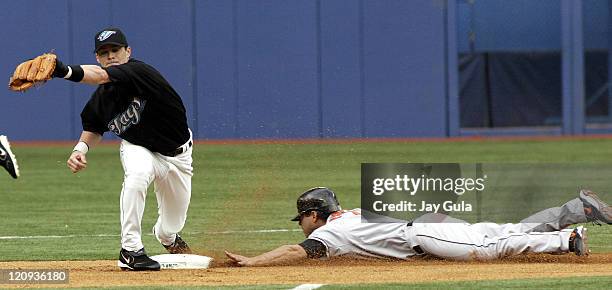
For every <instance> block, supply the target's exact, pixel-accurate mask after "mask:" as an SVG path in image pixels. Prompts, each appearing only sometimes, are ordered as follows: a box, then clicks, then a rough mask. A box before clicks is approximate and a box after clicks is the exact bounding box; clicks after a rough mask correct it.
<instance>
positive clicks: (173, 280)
mask: <svg viewBox="0 0 612 290" xmlns="http://www.w3.org/2000/svg"><path fill="white" fill-rule="evenodd" d="M217 260H218V261H221V262H218V263H216V264H215V265H213V267H211V268H210V269H205V270H165V271H160V272H126V271H121V270H120V269H119V268H118V267H117V266H116V261H108V260H104V261H40V262H31V261H28V262H22V261H14V262H0V269H68V270H69V271H70V283H69V284H68V285H66V284H58V285H50V284H29V285H23V284H20V285H7V284H5V285H3V287H5V286H6V287H13V288H25V287H28V288H30V287H46V288H47V287H93V286H104V287H110V286H172V285H174V286H197V285H208V286H223V285H283V284H284V285H292V284H303V283H317V284H364V283H419V282H434V281H481V280H499V279H524V278H553V277H577V276H612V253H604V254H592V255H590V256H588V257H576V256H573V255H545V254H539V255H524V256H518V257H514V258H509V259H504V260H499V261H493V262H449V261H442V260H435V259H423V260H413V261H371V260H368V261H366V260H348V259H334V260H331V261H320V262H319V261H309V262H306V263H302V264H300V265H293V266H274V267H259V268H240V267H234V266H232V265H230V264H228V263H227V262H226V261H225V259H223V258H221V259H217Z"/></svg>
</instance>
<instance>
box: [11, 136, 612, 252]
mask: <svg viewBox="0 0 612 290" xmlns="http://www.w3.org/2000/svg"><path fill="white" fill-rule="evenodd" d="M13 150H14V152H15V153H16V154H17V158H18V160H19V163H20V167H21V173H22V177H20V178H19V179H18V180H12V179H10V177H8V175H6V174H5V175H4V176H1V175H0V197H1V199H0V212H1V213H2V214H1V215H0V218H1V221H2V226H1V227H0V236H36V237H33V238H25V239H0V260H5V261H7V260H8V261H11V260H86V259H115V258H116V256H117V253H118V251H119V248H120V244H119V233H120V227H119V192H120V190H121V182H122V177H123V171H122V168H121V164H120V162H119V156H118V155H119V154H118V146H117V145H112V146H102V147H98V148H94V149H93V150H92V151H91V152H90V153H89V154H88V161H89V162H88V163H89V168H88V169H87V170H85V171H84V172H81V173H78V174H72V173H70V171H69V170H68V169H67V168H66V165H65V162H66V158H67V156H68V154H69V153H70V151H71V147H69V146H66V147H54V146H50V147H43V146H40V147H30V146H14V148H13ZM194 152H195V153H194V168H195V172H194V177H193V190H192V202H191V206H190V210H189V216H188V220H187V224H186V226H185V229H184V234H183V236H184V237H185V239H186V240H187V241H188V242H189V243H190V244H191V245H192V247H194V248H195V249H197V250H199V252H201V253H205V254H208V255H211V256H217V257H218V256H222V251H223V250H224V249H229V250H233V251H237V252H240V253H244V254H255V253H259V252H261V251H265V250H269V249H272V248H274V247H276V246H278V245H280V244H287V243H296V242H300V241H301V240H302V239H303V235H302V233H301V232H299V231H288V232H277V233H240V231H248V230H260V229H298V228H297V226H296V224H295V223H294V222H290V221H289V219H290V218H291V217H292V216H293V215H294V213H295V198H296V197H297V195H298V194H299V193H300V192H302V191H303V190H305V189H307V188H310V187H313V186H320V185H324V186H329V187H331V188H333V189H334V190H335V191H336V193H338V194H339V198H340V201H341V203H342V205H343V207H345V208H353V207H359V202H360V199H359V196H360V164H361V163H362V162H501V163H503V162H534V163H589V162H598V163H604V164H612V140H585V141H520V142H511V141H482V142H437V143H436V142H434V143H429V142H415V143H354V144H306V145H278V144H243V145H206V144H198V145H196V147H195V151H194ZM611 167H612V166H611ZM575 182H576V184H581V183H582V182H584V181H583V180H575ZM606 184H607V183H606ZM600 186H601V187H602V188H599V190H603V191H605V190H606V189H608V188H603V185H600ZM610 189H612V187H610ZM602 195H603V196H604V199H606V200H608V201H610V200H611V199H612V194H610V193H609V192H608V193H606V194H602ZM156 211H157V207H156V200H155V196H154V194H153V192H152V191H150V192H149V195H148V197H147V206H146V209H145V216H144V220H143V232H145V233H149V232H150V229H151V228H152V226H153V224H154V222H155V219H156V214H157V213H156ZM224 231H237V232H236V233H219V232H224ZM40 236H70V237H68V238H41V237H40ZM610 240H612V230H611V229H610V227H609V226H602V227H590V238H589V241H590V244H591V247H592V249H593V251H594V252H612V245H611V244H610V242H609V241H610ZM143 242H144V244H145V246H146V247H147V250H148V252H149V253H150V254H159V253H163V252H164V250H163V248H162V247H161V246H160V245H159V244H158V243H157V241H155V239H154V238H153V237H152V236H151V235H150V234H146V235H145V236H144V238H143Z"/></svg>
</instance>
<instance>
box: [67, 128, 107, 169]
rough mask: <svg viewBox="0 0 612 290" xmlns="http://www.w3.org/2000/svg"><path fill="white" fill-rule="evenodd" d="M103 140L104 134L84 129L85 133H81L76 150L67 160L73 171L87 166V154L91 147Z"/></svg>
mask: <svg viewBox="0 0 612 290" xmlns="http://www.w3.org/2000/svg"><path fill="white" fill-rule="evenodd" d="M101 140H102V135H100V134H98V133H94V132H89V131H83V133H81V138H80V139H79V143H77V145H76V146H74V150H73V151H72V154H70V158H68V161H67V162H66V164H67V165H68V168H70V171H72V173H77V172H79V171H81V170H83V169H85V168H87V158H85V155H86V154H87V151H89V149H90V148H93V146H95V145H97V144H98V143H100V141H101Z"/></svg>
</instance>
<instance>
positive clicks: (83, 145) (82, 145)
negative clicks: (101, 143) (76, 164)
mask: <svg viewBox="0 0 612 290" xmlns="http://www.w3.org/2000/svg"><path fill="white" fill-rule="evenodd" d="M74 151H79V152H81V153H83V154H87V151H89V145H87V143H85V142H83V141H79V143H77V144H76V146H74V149H73V150H72V152H74Z"/></svg>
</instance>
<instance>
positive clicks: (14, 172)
mask: <svg viewBox="0 0 612 290" xmlns="http://www.w3.org/2000/svg"><path fill="white" fill-rule="evenodd" d="M0 165H1V166H2V167H4V169H6V171H8V173H9V174H10V175H11V176H12V177H13V178H17V177H19V166H18V165H17V159H16V158H15V154H13V152H12V151H11V144H9V141H8V139H7V138H6V136H4V135H0Z"/></svg>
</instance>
